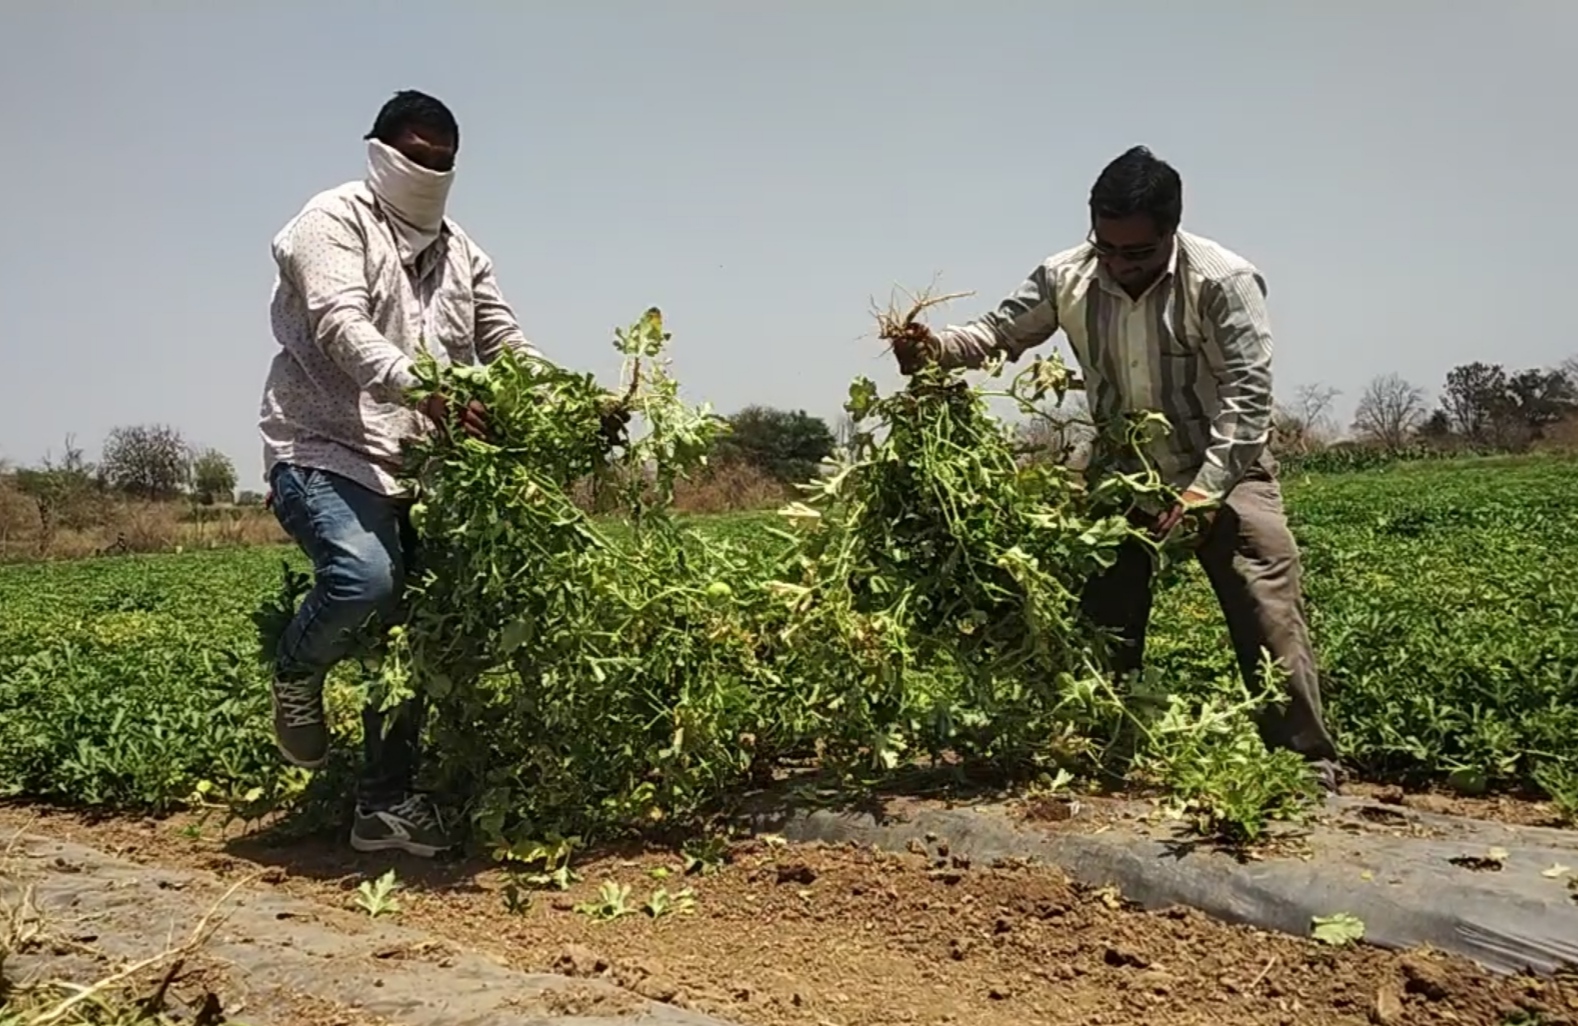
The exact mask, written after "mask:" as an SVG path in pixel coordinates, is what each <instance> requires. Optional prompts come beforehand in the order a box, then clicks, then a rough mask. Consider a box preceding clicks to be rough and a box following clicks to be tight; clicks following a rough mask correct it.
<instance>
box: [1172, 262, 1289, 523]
mask: <svg viewBox="0 0 1578 1026" xmlns="http://www.w3.org/2000/svg"><path fill="white" fill-rule="evenodd" d="M1200 313H1201V320H1202V321H1203V322H1204V327H1205V336H1206V340H1205V345H1206V346H1207V347H1209V350H1210V351H1211V353H1212V355H1213V356H1214V357H1215V358H1216V360H1215V362H1216V364H1217V365H1218V366H1220V368H1221V370H1220V372H1219V373H1218V375H1217V394H1218V395H1219V396H1220V397H1221V406H1220V409H1219V410H1218V412H1217V415H1216V419H1215V420H1214V421H1212V423H1211V445H1210V448H1208V449H1207V450H1206V455H1205V463H1204V465H1203V466H1202V467H1201V468H1200V472H1199V473H1198V474H1197V475H1195V479H1194V483H1193V484H1191V485H1190V486H1189V488H1188V491H1189V492H1192V493H1194V494H1193V495H1192V496H1191V498H1194V499H1197V500H1202V501H1210V502H1216V501H1220V500H1221V499H1222V498H1223V497H1224V496H1225V495H1226V494H1227V493H1228V492H1229V491H1231V490H1232V488H1233V486H1234V485H1236V484H1237V483H1238V481H1239V479H1240V478H1242V477H1243V476H1244V472H1245V471H1246V470H1248V469H1249V467H1250V465H1251V464H1252V463H1254V462H1255V459H1256V458H1257V457H1259V455H1260V453H1261V450H1262V449H1264V448H1265V446H1266V440H1267V439H1268V438H1269V437H1270V434H1271V406H1272V397H1271V318H1270V315H1269V314H1268V313H1267V311H1266V282H1265V279H1263V278H1262V277H1261V276H1260V275H1259V274H1258V273H1256V272H1254V271H1250V270H1244V271H1239V272H1236V273H1234V274H1233V275H1231V276H1230V277H1227V278H1224V279H1223V280H1221V281H1218V282H1209V283H1207V284H1206V286H1205V288H1204V290H1203V292H1202V294H1201V297H1200Z"/></svg>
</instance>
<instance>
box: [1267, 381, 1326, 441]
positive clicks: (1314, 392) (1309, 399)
mask: <svg viewBox="0 0 1578 1026" xmlns="http://www.w3.org/2000/svg"><path fill="white" fill-rule="evenodd" d="M1341 394H1342V393H1341V392H1340V391H1339V390H1337V389H1335V388H1332V387H1330V386H1329V385H1323V384H1320V383H1319V382H1316V383H1313V384H1305V385H1300V386H1299V387H1298V390H1297V391H1296V392H1295V393H1294V396H1293V400H1292V401H1291V402H1288V403H1278V404H1277V406H1276V408H1275V410H1273V412H1272V441H1273V443H1274V444H1275V445H1276V447H1277V449H1278V450H1279V451H1283V452H1307V451H1309V450H1310V449H1313V448H1317V447H1319V446H1322V445H1325V444H1327V443H1329V442H1330V441H1331V439H1332V436H1333V435H1335V434H1336V433H1337V426H1336V423H1335V422H1334V421H1333V420H1332V416H1331V409H1332V404H1333V403H1335V402H1336V400H1337V397H1338V396H1339V395H1341Z"/></svg>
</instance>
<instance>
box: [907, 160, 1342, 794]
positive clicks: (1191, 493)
mask: <svg viewBox="0 0 1578 1026" xmlns="http://www.w3.org/2000/svg"><path fill="white" fill-rule="evenodd" d="M1182 213H1183V186H1182V183H1181V181H1180V180H1179V177H1178V172H1176V171H1175V170H1173V168H1172V167H1170V166H1169V165H1168V164H1167V163H1166V162H1164V161H1162V160H1159V159H1158V158H1157V157H1155V156H1154V155H1153V154H1152V153H1151V152H1150V150H1148V149H1146V148H1145V147H1143V146H1136V147H1134V148H1133V149H1130V150H1129V151H1127V152H1126V153H1124V154H1122V155H1121V156H1119V157H1118V158H1116V159H1115V160H1113V161H1112V162H1111V163H1110V164H1108V165H1107V167H1106V168H1105V169H1104V170H1103V171H1102V173H1101V175H1100V176H1099V177H1098V178H1097V179H1096V183H1095V186H1094V187H1093V188H1092V189H1091V193H1090V216H1091V231H1090V234H1089V235H1088V236H1087V238H1086V241H1085V242H1084V243H1083V244H1081V245H1078V246H1075V247H1073V248H1072V249H1068V250H1064V251H1063V252H1061V253H1058V254H1056V255H1054V256H1052V257H1050V258H1048V259H1047V260H1046V261H1045V262H1043V263H1042V264H1041V266H1039V267H1037V268H1036V269H1035V270H1034V271H1032V272H1031V273H1030V276H1029V278H1028V279H1026V281H1025V282H1024V283H1023V284H1021V285H1020V286H1019V288H1018V289H1017V290H1015V291H1014V293H1013V294H1012V295H1010V296H1008V297H1007V298H1005V299H1004V300H1003V301H1002V302H1001V303H1000V304H999V305H998V307H997V309H996V310H993V311H991V312H989V313H987V314H985V315H984V316H982V317H980V318H978V319H976V320H974V321H971V322H969V323H967V324H964V325H960V326H957V327H953V326H950V327H948V328H946V329H944V330H941V331H938V332H935V333H928V336H929V337H923V338H919V339H914V340H911V341H906V342H903V343H900V344H896V345H895V356H896V357H897V359H898V362H899V367H900V369H901V370H902V371H903V372H904V373H905V374H913V373H914V372H915V370H916V369H918V367H919V366H920V365H921V363H922V361H923V360H925V359H928V358H932V359H936V360H938V361H939V362H941V363H943V364H944V365H945V366H955V367H976V366H980V365H981V364H982V363H984V362H986V361H987V359H989V358H990V357H992V356H993V355H994V354H1002V355H1004V356H1006V357H1007V358H1009V359H1012V360H1018V358H1019V357H1020V356H1021V355H1022V354H1023V353H1024V352H1025V351H1026V350H1028V349H1030V348H1032V347H1034V346H1037V345H1040V344H1041V343H1043V342H1045V341H1047V340H1048V339H1050V338H1051V337H1052V335H1053V334H1054V333H1055V332H1056V331H1058V329H1060V328H1061V329H1062V331H1063V333H1064V335H1065V336H1067V338H1068V340H1069V344H1070V348H1072V349H1073V351H1074V356H1075V358H1076V360H1077V361H1078V363H1079V365H1080V368H1081V370H1082V372H1083V375H1084V378H1085V387H1086V391H1087V395H1088V396H1089V399H1090V407H1091V412H1092V415H1093V417H1094V418H1095V420H1096V421H1097V423H1098V424H1112V423H1114V422H1116V421H1117V420H1118V419H1119V418H1121V417H1122V416H1123V414H1125V413H1126V412H1130V411H1141V410H1159V411H1160V412H1161V413H1163V414H1164V415H1165V416H1166V417H1167V419H1168V421H1169V423H1170V424H1171V426H1172V431H1171V433H1170V434H1169V435H1168V436H1166V437H1164V438H1163V439H1161V440H1160V441H1159V442H1158V443H1157V444H1156V445H1155V446H1154V448H1153V449H1152V451H1151V453H1150V455H1151V457H1152V459H1153V461H1154V463H1155V465H1156V466H1157V467H1158V468H1159V470H1160V471H1161V473H1162V475H1163V477H1164V478H1165V479H1166V481H1167V483H1168V484H1170V485H1171V486H1173V487H1174V488H1176V489H1178V490H1179V491H1180V493H1181V501H1179V502H1178V503H1177V504H1176V505H1174V506H1173V508H1172V509H1170V510H1168V511H1166V512H1165V513H1163V514H1162V515H1161V516H1159V517H1157V518H1155V519H1154V521H1153V522H1151V524H1150V525H1149V526H1150V527H1151V529H1152V531H1153V532H1154V534H1155V535H1156V536H1157V537H1162V536H1165V535H1166V534H1168V533H1169V532H1171V531H1172V530H1173V528H1175V527H1176V526H1177V525H1178V524H1179V522H1180V521H1181V520H1182V519H1183V516H1184V514H1185V512H1186V511H1191V512H1198V513H1199V514H1200V516H1201V518H1202V520H1203V526H1204V530H1203V536H1202V539H1201V543H1200V547H1199V549H1198V557H1199V560H1200V563H1201V565H1202V567H1203V568H1204V570H1205V573H1206V576H1207V577H1208V578H1209V579H1210V581H1211V586H1212V588H1213V590H1214V591H1215V592H1216V596H1217V599H1218V601H1219V603H1220V604H1221V607H1222V612H1223V614H1224V616H1225V618H1226V620H1227V626H1228V631H1229V634H1230V635H1231V637H1232V640H1233V647H1234V650H1235V652H1236V654H1237V657H1238V662H1239V668H1240V670H1241V672H1242V673H1243V675H1244V678H1245V679H1246V680H1247V681H1249V682H1250V683H1251V686H1252V687H1253V686H1256V683H1257V682H1258V678H1259V675H1260V659H1261V651H1262V649H1265V650H1268V651H1269V652H1270V654H1271V656H1272V657H1273V658H1274V659H1276V660H1277V661H1278V662H1279V663H1280V664H1281V667H1282V669H1283V670H1284V671H1285V672H1286V673H1287V674H1288V688H1287V690H1288V695H1287V698H1288V702H1287V705H1286V707H1285V708H1284V709H1282V710H1271V711H1268V713H1267V714H1266V715H1264V716H1263V718H1262V720H1261V723H1260V733H1261V737H1262V738H1263V739H1264V740H1265V742H1266V744H1267V745H1268V746H1275V747H1282V748H1287V749H1291V750H1293V751H1295V752H1297V753H1299V754H1300V755H1302V756H1304V758H1305V759H1306V760H1308V762H1309V763H1310V764H1311V768H1312V769H1313V771H1314V773H1315V776H1316V779H1317V780H1318V782H1319V783H1320V785H1321V786H1322V788H1323V789H1324V790H1326V791H1327V792H1328V793H1332V792H1335V791H1336V788H1337V752H1336V747H1335V745H1334V744H1333V742H1332V739H1331V737H1330V735H1329V734H1328V732H1327V729H1326V726H1325V724H1324V723H1323V721H1322V714H1321V702H1320V684H1319V681H1318V679H1317V677H1316V667H1315V656H1314V653H1313V651H1312V649H1311V645H1310V640H1309V632H1308V629H1307V627H1306V625H1305V620H1304V611H1303V605H1302V596H1301V592H1300V581H1299V577H1300V560H1299V552H1298V546H1297V545H1296V543H1295V541H1294V538H1293V535H1292V532H1291V531H1289V529H1288V523H1287V518H1286V516H1285V515H1284V512H1283V508H1282V494H1281V490H1280V488H1279V486H1278V483H1277V467H1276V461H1275V459H1274V458H1273V457H1272V456H1271V453H1270V452H1269V451H1268V450H1267V448H1266V441H1267V438H1268V436H1269V434H1270V429H1271V412H1272V394H1271V345H1272V341H1271V328H1270V323H1269V320H1268V317H1267V313H1266V303H1265V292H1266V287H1265V281H1264V279H1263V278H1262V277H1261V275H1260V273H1259V271H1258V270H1257V269H1256V268H1255V267H1254V266H1253V265H1252V264H1250V263H1249V262H1248V261H1247V260H1245V259H1244V258H1243V257H1240V256H1239V255H1237V254H1236V253H1233V252H1231V251H1230V250H1228V249H1226V248H1224V247H1222V246H1220V245H1218V244H1217V243H1215V242H1212V241H1211V240H1209V239H1205V238H1202V237H1201V236H1198V235H1193V234H1190V233H1188V232H1184V231H1180V230H1179V227H1178V225H1179V221H1180V220H1181V217H1182ZM1123 469H1125V470H1131V471H1132V470H1137V469H1139V468H1138V467H1137V466H1135V465H1134V464H1133V462H1132V461H1131V462H1129V463H1128V465H1126V466H1124V467H1123ZM1151 574H1152V563H1151V558H1150V554H1149V553H1148V552H1147V551H1146V550H1145V548H1144V546H1142V545H1140V544H1138V543H1131V544H1130V545H1128V546H1126V547H1125V548H1124V549H1122V550H1121V552H1120V553H1119V557H1118V560H1117V563H1116V564H1115V565H1114V566H1113V567H1111V568H1110V569H1109V570H1107V571H1106V572H1104V573H1102V574H1100V575H1098V576H1096V577H1095V578H1093V579H1092V580H1090V581H1089V582H1088V583H1087V585H1086V587H1085V590H1084V594H1083V595H1082V596H1081V603H1082V606H1083V609H1084V612H1085V615H1086V616H1087V617H1088V618H1089V619H1090V620H1091V621H1092V622H1093V623H1095V624H1096V625H1097V626H1099V627H1101V628H1104V629H1108V630H1112V631H1114V632H1115V633H1116V634H1117V635H1118V637H1119V640H1120V644H1119V645H1118V648H1117V651H1116V652H1115V654H1114V659H1113V662H1114V666H1113V669H1114V670H1115V671H1117V672H1118V673H1120V674H1126V673H1128V672H1130V671H1133V670H1138V669H1139V667H1140V663H1141V659H1142V657H1143V654H1144V648H1145V632H1146V626H1147V624H1148V622H1149V619H1150V611H1151Z"/></svg>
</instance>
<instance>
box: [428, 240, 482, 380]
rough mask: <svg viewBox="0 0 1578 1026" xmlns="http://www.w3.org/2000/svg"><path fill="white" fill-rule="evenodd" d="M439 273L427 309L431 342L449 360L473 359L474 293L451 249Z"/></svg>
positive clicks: (472, 360) (459, 362)
mask: <svg viewBox="0 0 1578 1026" xmlns="http://www.w3.org/2000/svg"><path fill="white" fill-rule="evenodd" d="M441 273H442V277H441V278H440V279H439V282H438V284H437V286H436V287H435V289H434V292H433V307H432V310H431V311H430V313H429V317H430V321H429V324H430V327H431V330H432V332H433V338H432V339H431V341H430V345H431V346H432V347H434V348H441V349H442V350H443V352H444V353H445V354H446V355H447V356H448V357H449V359H450V362H452V363H457V364H471V363H475V362H476V357H477V345H476V330H475V324H476V306H477V304H476V297H475V296H473V295H472V293H471V280H470V278H469V277H467V276H466V275H465V274H464V273H463V272H462V268H461V267H460V266H459V262H458V261H457V259H456V254H455V253H454V252H453V250H451V253H450V256H449V259H448V260H447V261H445V265H444V267H443V269H442V272H441Z"/></svg>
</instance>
